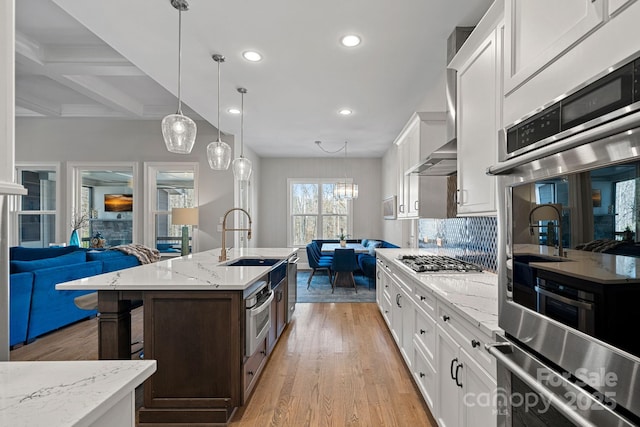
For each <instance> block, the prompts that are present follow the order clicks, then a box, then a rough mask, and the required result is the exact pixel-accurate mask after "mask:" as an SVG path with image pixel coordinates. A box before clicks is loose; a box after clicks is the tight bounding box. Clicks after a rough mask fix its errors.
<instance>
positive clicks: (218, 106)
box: [217, 59, 222, 141]
mask: <svg viewBox="0 0 640 427" xmlns="http://www.w3.org/2000/svg"><path fill="white" fill-rule="evenodd" d="M221 61H222V59H219V60H218V61H217V62H218V141H220V62H221Z"/></svg>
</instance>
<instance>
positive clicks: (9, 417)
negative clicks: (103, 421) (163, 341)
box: [0, 360, 156, 427]
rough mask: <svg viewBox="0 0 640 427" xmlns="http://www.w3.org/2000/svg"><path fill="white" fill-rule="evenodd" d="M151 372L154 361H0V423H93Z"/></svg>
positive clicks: (27, 426) (17, 426) (63, 426)
mask: <svg viewBox="0 0 640 427" xmlns="http://www.w3.org/2000/svg"><path fill="white" fill-rule="evenodd" d="M155 371H156V361H155V360H133V361H132V360H109V361H107V360H103V361H97V360H95V361H93V360H92V361H70V362H0V425H1V426H11V427H32V426H47V427H57V426H59V427H69V426H77V427H80V426H88V425H91V424H92V423H93V422H94V421H96V420H97V419H98V418H99V417H100V416H101V415H103V414H104V413H105V412H106V411H107V410H108V409H109V408H110V407H112V406H113V405H114V404H115V403H116V402H118V401H120V400H121V399H123V398H124V397H125V396H126V394H128V393H132V392H133V391H134V390H135V388H136V387H137V386H138V385H140V384H142V383H143V382H144V380H145V379H147V378H148V377H149V376H151V374H153V373H154V372H155Z"/></svg>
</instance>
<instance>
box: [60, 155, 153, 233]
mask: <svg viewBox="0 0 640 427" xmlns="http://www.w3.org/2000/svg"><path fill="white" fill-rule="evenodd" d="M106 170H111V171H114V172H118V171H121V172H131V176H132V177H133V185H132V188H133V212H132V213H131V214H132V219H133V221H132V230H131V236H132V238H131V240H132V243H138V242H141V241H142V238H141V236H140V235H139V231H138V230H139V228H140V227H139V224H140V219H139V218H140V217H141V214H142V212H143V211H144V209H145V208H144V205H143V203H144V201H143V200H144V198H143V197H142V194H143V192H142V182H141V181H142V180H141V179H140V177H139V166H138V163H137V162H68V163H67V195H68V196H67V213H66V215H65V218H66V219H65V222H66V227H65V229H66V235H67V234H71V217H72V215H73V212H74V211H75V210H76V209H77V208H76V207H77V206H81V197H82V176H81V174H80V172H81V171H98V172H99V171H106Z"/></svg>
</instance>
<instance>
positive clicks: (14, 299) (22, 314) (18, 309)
mask: <svg viewBox="0 0 640 427" xmlns="http://www.w3.org/2000/svg"><path fill="white" fill-rule="evenodd" d="M32 292H33V273H30V272H29V273H16V274H12V275H11V276H9V315H10V318H9V324H10V330H9V345H10V346H14V345H16V344H21V343H24V342H25V341H27V325H28V324H29V311H30V306H31V293H32Z"/></svg>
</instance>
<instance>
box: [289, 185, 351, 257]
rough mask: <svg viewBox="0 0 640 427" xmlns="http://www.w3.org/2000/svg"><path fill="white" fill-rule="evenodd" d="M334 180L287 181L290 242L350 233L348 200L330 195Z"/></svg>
mask: <svg viewBox="0 0 640 427" xmlns="http://www.w3.org/2000/svg"><path fill="white" fill-rule="evenodd" d="M337 181H338V180H337V179H331V180H329V179H325V180H289V212H290V215H289V225H288V229H289V238H288V244H289V245H291V246H305V245H306V244H307V243H309V242H311V240H313V239H336V238H337V237H338V235H339V234H340V231H341V230H344V231H345V233H347V234H349V233H350V229H351V224H352V218H351V202H350V201H347V200H342V199H336V198H334V197H333V187H334V185H335V183H336V182H337Z"/></svg>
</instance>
